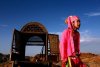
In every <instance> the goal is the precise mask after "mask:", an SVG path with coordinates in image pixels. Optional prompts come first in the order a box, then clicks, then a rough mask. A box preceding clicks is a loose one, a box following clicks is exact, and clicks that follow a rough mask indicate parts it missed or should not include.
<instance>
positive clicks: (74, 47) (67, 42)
mask: <svg viewBox="0 0 100 67" xmlns="http://www.w3.org/2000/svg"><path fill="white" fill-rule="evenodd" d="M73 18H74V19H75V18H77V17H76V16H75V17H73ZM73 18H71V17H68V19H67V22H68V23H67V24H68V29H65V30H64V31H63V33H62V36H61V40H60V44H59V49H60V56H61V60H62V61H65V60H66V59H67V58H68V56H75V53H76V52H78V53H80V34H79V32H78V31H74V32H73V28H72V26H71V20H73Z"/></svg>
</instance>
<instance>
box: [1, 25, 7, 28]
mask: <svg viewBox="0 0 100 67" xmlns="http://www.w3.org/2000/svg"><path fill="white" fill-rule="evenodd" d="M7 26H8V25H6V24H1V25H0V28H2V27H7Z"/></svg>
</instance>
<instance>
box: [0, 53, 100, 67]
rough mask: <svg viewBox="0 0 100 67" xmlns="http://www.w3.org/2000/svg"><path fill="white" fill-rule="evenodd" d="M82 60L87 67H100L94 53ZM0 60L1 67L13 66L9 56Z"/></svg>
mask: <svg viewBox="0 0 100 67" xmlns="http://www.w3.org/2000/svg"><path fill="white" fill-rule="evenodd" d="M80 58H81V60H82V61H83V62H84V63H85V64H87V67H100V55H97V54H92V53H81V55H80ZM26 59H27V60H28V61H33V60H32V59H33V58H32V57H27V58H26ZM0 60H1V62H0V67H2V65H4V64H5V66H4V67H6V66H7V65H8V64H10V65H11V61H9V59H8V55H3V54H0ZM8 67H9V66H8Z"/></svg>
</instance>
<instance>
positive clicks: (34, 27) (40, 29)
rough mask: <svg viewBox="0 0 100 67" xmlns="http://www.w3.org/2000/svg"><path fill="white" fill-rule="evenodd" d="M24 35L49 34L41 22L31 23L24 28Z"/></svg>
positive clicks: (22, 30)
mask: <svg viewBox="0 0 100 67" xmlns="http://www.w3.org/2000/svg"><path fill="white" fill-rule="evenodd" d="M21 32H23V33H48V31H47V30H46V28H45V27H44V26H43V25H42V24H41V23H39V22H30V23H27V24H26V25H25V26H23V27H22V29H21Z"/></svg>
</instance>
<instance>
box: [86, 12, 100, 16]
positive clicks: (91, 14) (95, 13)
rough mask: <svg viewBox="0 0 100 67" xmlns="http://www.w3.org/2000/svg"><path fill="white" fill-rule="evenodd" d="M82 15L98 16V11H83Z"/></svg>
mask: <svg viewBox="0 0 100 67" xmlns="http://www.w3.org/2000/svg"><path fill="white" fill-rule="evenodd" d="M84 15H87V16H100V12H90V13H85V14H84Z"/></svg>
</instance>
